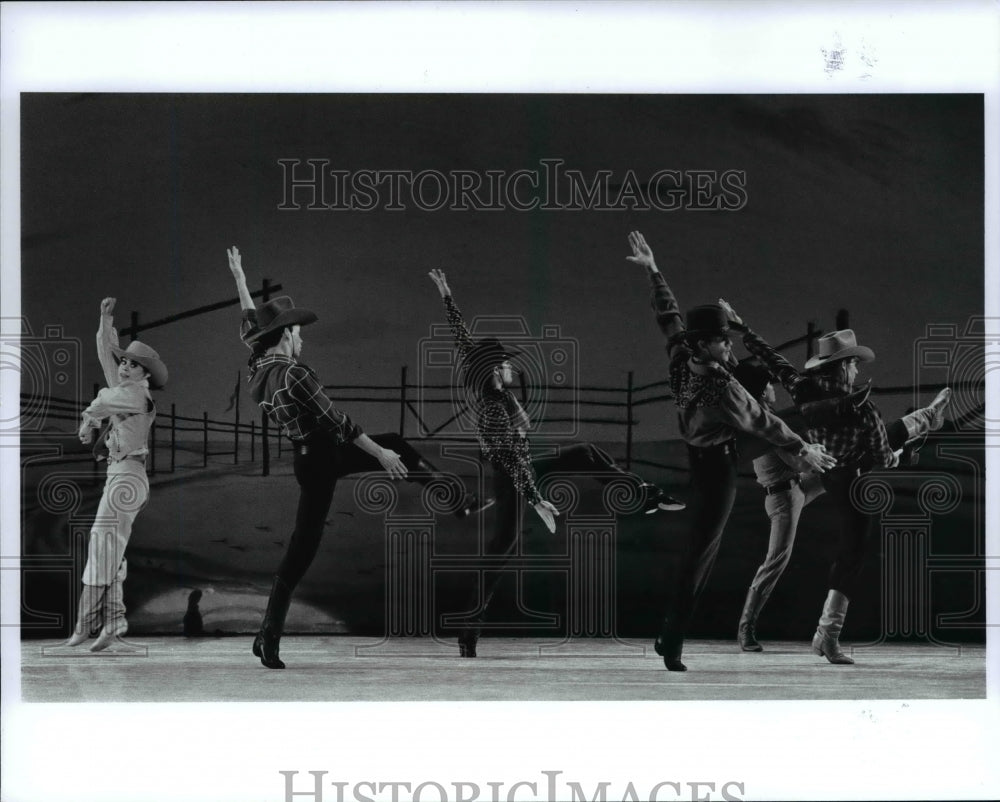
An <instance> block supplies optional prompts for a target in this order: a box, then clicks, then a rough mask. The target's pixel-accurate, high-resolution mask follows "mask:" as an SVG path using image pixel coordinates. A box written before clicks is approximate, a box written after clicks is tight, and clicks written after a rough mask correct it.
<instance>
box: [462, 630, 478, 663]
mask: <svg viewBox="0 0 1000 802" xmlns="http://www.w3.org/2000/svg"><path fill="white" fill-rule="evenodd" d="M478 642H479V627H466V628H465V629H463V630H462V632H461V634H460V635H459V636H458V656H459V657H475V656H476V644H477V643H478Z"/></svg>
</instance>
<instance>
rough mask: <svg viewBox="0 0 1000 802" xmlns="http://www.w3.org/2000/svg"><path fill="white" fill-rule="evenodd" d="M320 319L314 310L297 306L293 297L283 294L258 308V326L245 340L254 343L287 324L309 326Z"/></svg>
mask: <svg viewBox="0 0 1000 802" xmlns="http://www.w3.org/2000/svg"><path fill="white" fill-rule="evenodd" d="M318 319H319V318H317V317H316V314H315V313H314V312H310V311H309V310H308V309H301V308H297V307H296V306H295V304H294V303H293V302H292V299H291V298H289V297H288V296H287V295H282V296H280V297H278V298H275V299H274V300H272V301H268V302H267V303H266V304H264V305H263V306H262V307H261V308H260V309H258V310H257V328H256V329H255V330H254V331H253V332H251V333H250V334H248V335H247V336H246V337H245V338H244V341H245V342H248V343H252V342H255V341H256V340H259V339H260V338H261V337H263V336H264V335H265V334H268V333H270V332H272V331H277V330H279V329H283V328H285V327H287V326H307V325H309V324H310V323H315V322H316V321H317V320H318Z"/></svg>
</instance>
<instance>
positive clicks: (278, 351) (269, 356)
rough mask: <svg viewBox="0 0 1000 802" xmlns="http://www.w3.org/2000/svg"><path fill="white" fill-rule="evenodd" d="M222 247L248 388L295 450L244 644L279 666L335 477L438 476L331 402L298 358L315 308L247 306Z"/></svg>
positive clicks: (234, 262) (463, 509)
mask: <svg viewBox="0 0 1000 802" xmlns="http://www.w3.org/2000/svg"><path fill="white" fill-rule="evenodd" d="M227 254H228V257H229V269H230V271H231V272H232V274H233V278H234V280H235V281H236V288H237V291H238V293H239V297H240V306H241V308H242V309H243V322H242V325H241V330H240V331H241V337H242V339H243V341H244V342H245V343H246V344H247V345H248V346H249V347H250V349H251V351H252V355H251V357H250V366H249V367H250V375H249V383H250V395H251V396H252V397H253V399H254V401H256V402H257V404H258V405H259V406H260V407H261V409H263V410H264V412H265V413H267V416H268V417H269V418H270V419H271V420H272V421H273V422H274V423H275V424H276V425H277V426H279V427H280V429H281V431H282V433H283V434H284V435H285V436H286V437H287V438H288V439H289V440H290V441H291V442H292V445H293V447H294V452H295V453H294V471H295V480H296V482H297V483H298V485H299V504H298V511H297V512H296V516H295V529H294V531H293V532H292V536H291V539H290V541H289V544H288V549H287V550H286V552H285V556H284V558H283V559H282V561H281V564H280V565H279V566H278V570H277V572H276V574H275V576H274V578H273V580H272V586H271V594H270V596H269V598H268V602H267V609H266V611H265V613H264V618H263V621H262V622H261V626H260V631H259V632H258V633H257V636H256V637H255V638H254V641H253V647H252V651H253V654H254V655H255V656H257V657H259V658H260V661H261V663H262V664H263V665H264V666H266V667H267V668H274V669H281V668H284V667H285V664H284V662H282V660H281V658H280V656H279V643H280V640H281V635H282V632H283V631H284V625H285V617H286V615H287V613H288V607H289V605H290V604H291V599H292V592H293V591H294V590H295V587H296V585H297V584H298V583H299V580H301V579H302V577H303V575H304V574H305V572H306V570H307V569H308V568H309V566H310V565H311V564H312V561H313V558H314V557H315V556H316V552H317V550H318V548H319V544H320V540H321V539H322V537H323V529H324V525H325V521H326V517H327V514H328V512H329V510H330V505H331V503H332V502H333V493H334V490H335V489H336V486H337V480H338V479H340V478H341V477H344V476H348V475H350V474H355V473H364V472H368V471H378V470H383V471H385V472H386V473H387V474H388V475H389V476H390V477H391V478H393V479H408V480H410V481H415V482H418V483H420V484H428V483H430V482H435V481H443V480H444V476H443V475H442V474H441V473H439V472H438V471H437V470H436V469H435V468H434V466H433V465H431V464H430V463H429V462H428V461H427V460H425V459H424V458H423V457H422V456H421V455H420V454H419V453H418V452H417V450H416V449H414V448H413V446H411V445H410V444H409V443H408V442H407V441H406V440H404V439H403V438H402V437H401V436H399V435H398V434H377V435H373V436H371V437H369V436H368V435H367V434H365V433H364V432H363V431H362V430H361V427H360V426H358V425H357V424H356V423H355V422H354V421H352V420H351V418H349V417H348V416H347V414H345V413H344V412H342V411H341V410H339V409H337V408H336V407H335V406H334V403H333V401H331V400H330V398H329V397H327V395H326V393H325V392H324V390H323V385H322V384H321V383H320V381H319V378H318V377H317V375H316V373H315V372H313V370H312V369H310V368H308V367H306V365H304V364H302V363H301V362H300V361H299V356H300V354H301V352H302V333H301V328H302V327H303V326H307V325H309V324H310V323H314V322H316V320H317V317H316V314H315V313H313V312H311V311H309V310H307V309H302V308H300V307H296V306H295V304H294V303H293V302H292V299H291V298H289V297H288V296H282V297H280V298H275V299H274V300H271V301H268V302H267V303H265V304H264V305H263V306H262V307H261V308H260V309H259V310H257V309H255V307H254V303H253V299H252V297H251V295H250V292H249V290H248V289H247V285H246V277H245V275H244V273H243V266H242V260H241V256H240V252H239V250H238V249H237V248H236V247H233V248H231V249H229V250H228V251H227ZM455 498H456V502H455V504H454V505H453V507H452V512H453V513H454V514H455V515H456V516H457V517H459V518H463V517H465V516H466V515H469V514H470V513H471V512H473V511H474V510H476V509H477V508H478V501H477V499H476V498H475V496H472V495H470V494H468V493H464V490H463V492H460V493H457V494H456V495H455Z"/></svg>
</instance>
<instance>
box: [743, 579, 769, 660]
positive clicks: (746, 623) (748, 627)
mask: <svg viewBox="0 0 1000 802" xmlns="http://www.w3.org/2000/svg"><path fill="white" fill-rule="evenodd" d="M765 601H767V597H765V596H762V595H761V593H760V591H759V590H754V589H753V588H750V589H749V590H748V591H747V599H746V601H745V602H744V604H743V613H742V615H741V616H740V624H739V628H738V629H737V630H736V641H737V643H739V645H740V649H741V650H742V651H744V652H762V651H764V647H763V646H761V645H760V643H758V642H757V616H759V615H760V610H761V608H762V607H763V606H764V602H765Z"/></svg>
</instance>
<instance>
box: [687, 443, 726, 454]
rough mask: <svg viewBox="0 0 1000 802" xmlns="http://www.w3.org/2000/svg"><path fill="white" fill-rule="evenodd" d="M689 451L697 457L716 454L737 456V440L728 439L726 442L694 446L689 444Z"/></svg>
mask: <svg viewBox="0 0 1000 802" xmlns="http://www.w3.org/2000/svg"><path fill="white" fill-rule="evenodd" d="M688 451H689V453H691V454H692V455H693V456H695V457H702V456H704V457H714V456H727V457H735V456H736V441H735V440H727V441H726V442H725V443H717V444H716V445H714V446H692V445H688Z"/></svg>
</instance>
